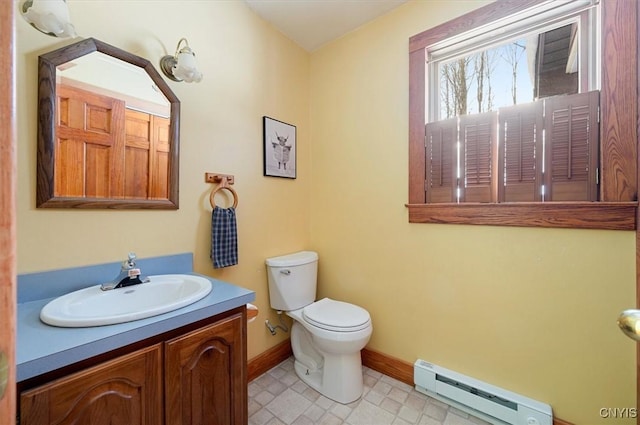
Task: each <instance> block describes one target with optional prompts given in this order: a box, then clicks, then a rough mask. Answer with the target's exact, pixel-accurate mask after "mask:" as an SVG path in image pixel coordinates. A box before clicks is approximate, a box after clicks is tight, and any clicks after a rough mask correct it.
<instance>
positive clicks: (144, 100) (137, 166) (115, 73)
mask: <svg viewBox="0 0 640 425" xmlns="http://www.w3.org/2000/svg"><path fill="white" fill-rule="evenodd" d="M179 134H180V102H179V100H178V98H177V97H176V96H175V95H174V93H173V92H172V91H171V89H170V88H169V87H168V85H167V84H166V82H165V81H164V80H163V79H162V77H161V76H160V74H159V73H158V72H157V71H156V69H155V68H154V67H153V65H152V64H151V63H150V62H149V61H148V60H146V59H144V58H141V57H139V56H136V55H134V54H131V53H128V52H126V51H123V50H121V49H118V48H116V47H113V46H110V45H108V44H106V43H103V42H101V41H98V40H96V39H93V38H89V39H86V40H82V41H80V42H78V43H75V44H72V45H69V46H66V47H63V48H61V49H58V50H55V51H52V52H50V53H46V54H44V55H41V56H40V57H39V61H38V159H37V160H38V163H37V190H36V205H37V207H38V208H115V209H135V208H150V209H177V208H178V170H179Z"/></svg>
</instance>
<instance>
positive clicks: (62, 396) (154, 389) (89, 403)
mask: <svg viewBox="0 0 640 425" xmlns="http://www.w3.org/2000/svg"><path fill="white" fill-rule="evenodd" d="M161 359H162V346H161V345H160V344H156V345H154V346H151V347H148V348H145V349H143V350H139V351H136V352H134V353H131V354H128V355H125V356H122V357H118V358H117V359H114V360H110V361H107V362H105V363H102V364H100V365H98V366H94V367H91V368H89V369H86V370H84V371H81V372H78V373H75V374H72V375H70V376H68V377H64V378H61V379H58V380H56V381H53V382H51V383H49V384H46V385H43V386H41V387H38V388H34V389H32V390H29V391H25V392H23V393H22V394H21V396H20V406H21V412H20V416H21V421H20V423H21V424H22V425H49V424H56V425H158V424H161V423H162V375H161V372H162V369H161V364H162V363H161Z"/></svg>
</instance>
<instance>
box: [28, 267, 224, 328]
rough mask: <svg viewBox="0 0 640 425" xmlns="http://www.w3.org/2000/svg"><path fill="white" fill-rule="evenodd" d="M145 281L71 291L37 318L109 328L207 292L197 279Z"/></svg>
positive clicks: (165, 277)
mask: <svg viewBox="0 0 640 425" xmlns="http://www.w3.org/2000/svg"><path fill="white" fill-rule="evenodd" d="M149 279H150V282H147V283H141V284H139V285H133V286H127V287H124V288H117V289H112V290H109V291H103V290H102V289H100V285H96V286H91V287H89V288H85V289H80V290H79V291H75V292H71V293H69V294H66V295H63V296H61V297H58V298H56V299H54V300H52V301H51V302H49V303H48V304H47V305H45V306H44V307H43V308H42V310H41V311H40V319H41V320H42V321H43V322H45V323H47V324H49V325H53V326H62V327H68V328H79V327H88V326H101V325H113V324H116V323H123V322H131V321H133V320H139V319H144V318H146V317H151V316H155V315H158V314H162V313H167V312H169V311H173V310H177V309H179V308H182V307H185V306H187V305H189V304H193V303H194V302H196V301H199V300H200V299H202V298H204V297H205V296H207V295H208V294H209V292H211V281H210V280H208V279H205V278H203V277H200V276H191V275H186V274H167V275H157V276H149Z"/></svg>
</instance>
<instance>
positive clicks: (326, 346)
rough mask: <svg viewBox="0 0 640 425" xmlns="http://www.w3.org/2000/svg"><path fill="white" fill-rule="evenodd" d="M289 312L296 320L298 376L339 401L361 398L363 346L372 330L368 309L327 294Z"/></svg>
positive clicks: (294, 344) (294, 338)
mask: <svg viewBox="0 0 640 425" xmlns="http://www.w3.org/2000/svg"><path fill="white" fill-rule="evenodd" d="M335 313H338V315H337V316H334V315H333V314H335ZM340 313H342V315H340ZM287 315H288V316H290V317H291V318H293V320H294V323H293V327H292V329H291V348H292V350H293V357H294V359H295V371H296V374H297V375H298V377H299V378H300V379H301V380H302V381H303V382H305V383H307V384H308V385H309V386H310V387H312V388H313V389H315V390H316V391H318V392H319V393H321V394H323V395H324V396H325V397H327V398H330V399H332V400H335V401H337V402H339V403H343V404H348V403H351V402H353V401H355V400H357V399H359V398H360V397H361V396H362V391H363V380H362V361H361V357H360V350H362V349H363V348H364V346H365V345H367V342H369V338H370V337H371V333H372V332H373V327H372V326H371V318H370V317H369V313H367V311H366V310H365V309H363V308H361V307H358V306H356V305H353V304H348V303H344V302H341V301H334V300H331V299H329V298H324V299H322V300H320V301H317V302H315V303H313V304H310V305H308V306H306V307H304V308H301V309H298V310H294V311H289V312H287ZM327 322H328V323H327Z"/></svg>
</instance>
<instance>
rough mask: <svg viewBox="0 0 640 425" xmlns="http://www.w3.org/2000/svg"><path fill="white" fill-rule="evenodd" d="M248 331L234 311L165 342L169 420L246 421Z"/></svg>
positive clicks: (194, 424)
mask: <svg viewBox="0 0 640 425" xmlns="http://www.w3.org/2000/svg"><path fill="white" fill-rule="evenodd" d="M244 332H245V328H244V320H243V318H242V314H236V315H233V316H230V317H229V318H227V319H224V320H222V321H220V322H216V323H214V324H212V325H210V326H207V327H205V328H202V329H199V330H197V331H194V332H191V333H189V334H186V335H184V336H181V337H178V338H175V339H173V340H171V341H168V342H166V349H165V409H166V411H165V417H166V423H167V424H171V425H230V424H234V425H241V424H246V422H247V418H246V405H247V404H246V385H247V382H246V373H245V371H246V368H245V366H244V363H245V362H246V358H245V357H246V356H245V354H244V353H245V349H244V337H243V335H244Z"/></svg>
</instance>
